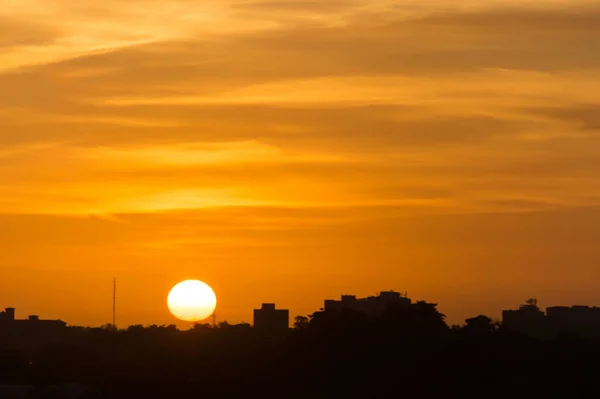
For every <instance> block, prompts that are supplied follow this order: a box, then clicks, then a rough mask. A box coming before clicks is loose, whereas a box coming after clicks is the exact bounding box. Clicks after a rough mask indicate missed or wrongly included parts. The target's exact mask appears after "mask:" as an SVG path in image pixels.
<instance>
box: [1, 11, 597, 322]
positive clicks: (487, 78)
mask: <svg viewBox="0 0 600 399" xmlns="http://www.w3.org/2000/svg"><path fill="white" fill-rule="evenodd" d="M482 3H484V5H481V4H482ZM81 4H82V3H81V2H80V1H76V0H55V1H46V0H0V182H1V184H0V193H1V196H0V238H1V239H0V250H1V253H2V256H0V272H1V274H2V276H1V278H0V307H2V306H14V307H17V312H18V315H19V316H21V317H25V316H26V315H28V314H31V313H36V314H39V315H40V316H41V317H43V318H59V317H60V318H62V319H64V320H66V321H67V322H69V323H71V324H91V325H100V324H103V323H107V322H109V321H110V318H111V295H112V293H111V290H112V278H113V276H117V278H118V279H119V314H118V316H119V321H120V324H121V325H128V324H134V323H142V324H151V323H157V324H163V323H171V322H174V320H173V318H172V317H171V316H170V315H169V313H168V310H167V308H166V296H167V294H168V291H169V289H170V287H171V286H173V285H174V284H175V283H177V282H178V281H181V280H184V279H188V278H197V279H201V280H203V281H205V282H207V283H208V284H210V285H211V286H212V287H213V288H214V289H215V291H216V292H217V296H218V300H219V306H218V309H217V314H218V317H219V319H221V320H224V319H227V320H229V321H231V322H239V321H251V314H252V313H251V311H252V309H253V308H255V307H259V306H260V303H261V302H276V303H277V304H278V305H279V306H281V307H287V308H290V309H291V313H292V315H296V314H307V313H310V312H312V311H314V310H317V309H318V308H319V307H321V306H322V300H323V299H325V298H326V297H327V298H336V297H338V296H339V295H340V294H342V293H355V294H358V295H361V296H362V295H369V294H376V293H377V292H378V291H380V290H387V289H395V290H398V291H402V292H404V291H408V293H409V296H411V297H413V298H414V299H427V300H431V301H435V302H439V303H440V309H441V310H442V311H443V312H445V313H446V314H448V316H449V318H450V321H451V322H460V321H461V320H462V319H464V318H465V317H467V316H472V315H475V314H478V313H486V314H488V315H490V316H492V317H499V313H500V309H502V308H508V307H514V306H517V305H518V304H519V303H520V302H521V301H522V300H524V299H525V298H527V297H530V296H537V297H538V298H539V299H540V303H541V305H542V306H548V305H559V304H564V305H571V304H590V305H600V293H599V292H598V290H597V282H598V281H599V278H600V267H599V266H600V245H598V237H600V184H599V183H600V112H598V109H599V108H598V106H599V105H600V104H599V103H600V7H598V6H597V5H596V6H594V3H593V2H587V1H576V0H554V1H551V0H535V1H533V0H530V1H525V0H489V1H486V2H481V1H474V0H473V1H471V0H467V1H460V2H458V1H455V2H450V1H447V0H443V1H442V0H419V1H416V0H397V1H387V0H379V1H378V0H375V1H373V0H370V1H366V0H335V1H329V2H322V1H312V0H270V1H269V0H265V1H260V0H239V1H235V0H218V1H217V0H207V1H192V0H132V1H127V2H120V1H116V0H106V1H104V2H102V3H100V2H98V5H94V6H89V5H81Z"/></svg>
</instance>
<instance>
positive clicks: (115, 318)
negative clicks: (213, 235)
mask: <svg viewBox="0 0 600 399" xmlns="http://www.w3.org/2000/svg"><path fill="white" fill-rule="evenodd" d="M112 328H113V331H117V278H116V277H115V279H114V282H113V322H112Z"/></svg>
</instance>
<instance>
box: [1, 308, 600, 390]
mask: <svg viewBox="0 0 600 399" xmlns="http://www.w3.org/2000/svg"><path fill="white" fill-rule="evenodd" d="M2 347H3V349H2V351H1V353H0V385H7V384H14V385H24V386H30V387H31V388H30V390H29V392H28V393H27V396H24V397H28V398H29V397H31V398H66V397H80V398H179V397H185V398H195V397H197V398H200V397H209V396H210V397H216V398H238V397H251V398H254V397H256V398H261V397H262V398H384V397H386V398H387V397H406V396H410V397H415V398H429V397H449V398H458V397H485V398H489V397H492V398H496V397H498V398H500V397H506V398H525V397H532V398H538V397H539V398H541V397H552V398H590V397H600V396H598V395H600V378H599V377H598V376H599V375H600V346H599V345H598V344H597V343H596V342H595V341H594V339H593V338H592V339H590V338H586V339H584V338H582V337H578V336H573V335H562V336H561V337H559V338H558V339H555V340H552V341H546V340H536V339H533V338H529V337H527V336H525V335H519V334H515V333H511V332H510V331H506V330H504V329H502V328H498V327H497V326H494V325H491V324H490V325H485V324H484V325H470V326H465V327H462V328H452V329H451V328H448V327H447V326H446V324H445V323H444V322H443V316H441V315H439V314H438V313H437V311H436V310H435V308H434V307H431V308H430V309H429V310H426V309H425V310H423V311H419V312H413V313H411V314H406V313H394V312H390V313H389V314H387V315H386V316H385V317H382V318H380V319H377V320H367V319H364V318H362V317H361V316H360V315H356V314H345V315H337V316H335V317H334V316H322V317H320V319H313V320H312V321H311V322H310V323H302V324H299V325H298V326H297V329H294V330H290V331H286V332H281V333H268V332H264V331H263V332H261V331H256V330H255V329H252V328H251V327H250V326H248V325H228V324H226V323H225V324H221V325H220V326H218V327H210V326H197V327H196V328H195V329H193V330H191V331H186V332H181V331H177V330H176V329H175V328H174V327H156V326H154V327H148V328H142V327H139V326H138V327H131V328H130V329H129V330H127V331H119V332H113V331H110V330H106V329H76V328H70V329H68V331H65V332H64V334H62V335H61V336H60V337H54V340H53V342H45V343H40V341H39V340H38V341H35V340H33V338H32V337H10V339H6V338H5V339H4V340H3V341H2ZM66 384H71V385H66ZM69 395H70V396H69ZM0 396H1V395H0ZM6 397H8V396H6Z"/></svg>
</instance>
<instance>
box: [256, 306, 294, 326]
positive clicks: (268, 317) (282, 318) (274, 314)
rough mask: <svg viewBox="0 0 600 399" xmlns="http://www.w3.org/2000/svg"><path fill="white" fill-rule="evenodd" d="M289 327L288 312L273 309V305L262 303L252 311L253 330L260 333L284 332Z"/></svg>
mask: <svg viewBox="0 0 600 399" xmlns="http://www.w3.org/2000/svg"><path fill="white" fill-rule="evenodd" d="M289 327H290V311H289V310H287V309H275V304H274V303H263V304H262V307H261V308H260V309H255V310H254V328H256V329H257V330H261V331H270V332H274V331H286V330H288V329H289Z"/></svg>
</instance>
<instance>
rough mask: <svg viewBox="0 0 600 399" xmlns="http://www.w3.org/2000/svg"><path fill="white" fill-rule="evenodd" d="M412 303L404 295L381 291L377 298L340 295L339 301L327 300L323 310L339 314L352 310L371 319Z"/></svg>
mask: <svg viewBox="0 0 600 399" xmlns="http://www.w3.org/2000/svg"><path fill="white" fill-rule="evenodd" d="M411 303H412V301H411V300H410V298H407V297H406V295H402V294H400V293H399V292H395V291H382V292H380V293H379V295H378V296H370V297H367V298H356V296H355V295H342V297H341V299H340V300H339V301H337V300H332V299H327V300H325V305H324V307H323V310H324V311H326V312H339V311H342V310H354V311H358V312H361V313H365V314H367V315H369V316H372V317H377V316H381V315H382V314H383V313H384V312H385V311H386V310H387V309H388V308H390V307H401V308H406V307H409V306H410V305H411Z"/></svg>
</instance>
